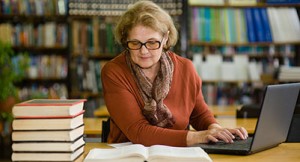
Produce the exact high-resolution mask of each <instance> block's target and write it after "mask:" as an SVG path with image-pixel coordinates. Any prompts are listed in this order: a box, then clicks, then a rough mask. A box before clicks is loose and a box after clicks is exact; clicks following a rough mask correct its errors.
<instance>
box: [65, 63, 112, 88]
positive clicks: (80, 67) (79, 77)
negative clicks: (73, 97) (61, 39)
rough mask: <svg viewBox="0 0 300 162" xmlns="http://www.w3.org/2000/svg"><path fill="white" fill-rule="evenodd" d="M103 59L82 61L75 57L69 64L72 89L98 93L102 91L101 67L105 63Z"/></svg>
mask: <svg viewBox="0 0 300 162" xmlns="http://www.w3.org/2000/svg"><path fill="white" fill-rule="evenodd" d="M106 62H107V61H105V60H88V61H87V62H84V61H82V59H81V58H77V60H76V61H74V63H73V64H74V65H73V64H72V65H71V80H72V87H71V89H72V91H74V92H80V91H89V92H92V93H99V92H101V91H102V82H101V69H102V67H103V66H104V65H105V64H106Z"/></svg>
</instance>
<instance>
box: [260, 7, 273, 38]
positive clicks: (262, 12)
mask: <svg viewBox="0 0 300 162" xmlns="http://www.w3.org/2000/svg"><path fill="white" fill-rule="evenodd" d="M259 11H260V16H261V20H262V25H263V28H264V31H265V33H264V35H265V39H266V40H265V41H267V42H272V40H273V38H272V31H271V27H270V21H269V17H268V13H267V9H266V8H261V9H259Z"/></svg>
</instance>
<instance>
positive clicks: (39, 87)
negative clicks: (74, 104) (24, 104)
mask: <svg viewBox="0 0 300 162" xmlns="http://www.w3.org/2000/svg"><path fill="white" fill-rule="evenodd" d="M18 98H19V99H20V100H21V101H25V100H29V99H32V98H53V99H66V98H69V94H68V88H67V86H66V84H63V83H51V84H49V85H47V84H45V83H43V84H38V83H32V84H31V85H28V86H23V87H20V88H19V89H18Z"/></svg>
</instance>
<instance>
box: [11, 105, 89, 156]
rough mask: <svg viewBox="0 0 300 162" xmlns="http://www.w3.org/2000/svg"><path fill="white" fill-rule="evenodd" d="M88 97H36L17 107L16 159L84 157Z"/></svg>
mask: <svg viewBox="0 0 300 162" xmlns="http://www.w3.org/2000/svg"><path fill="white" fill-rule="evenodd" d="M85 101H86V100H84V99H76V100H75V99H74V100H70V99H67V100H59V99H33V100H29V101H25V102H22V103H19V104H16V105H15V106H14V107H13V115H14V120H13V123H12V129H13V132H12V141H13V144H12V150H13V153H12V161H78V160H79V161H80V159H81V160H82V159H83V157H82V156H81V155H82V154H83V152H84V145H85V141H84V139H83V132H84V124H83V114H84V109H83V105H84V102H85Z"/></svg>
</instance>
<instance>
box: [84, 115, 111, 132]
mask: <svg viewBox="0 0 300 162" xmlns="http://www.w3.org/2000/svg"><path fill="white" fill-rule="evenodd" d="M103 120H107V118H84V119H83V122H84V134H86V135H101V133H102V121H103Z"/></svg>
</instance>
